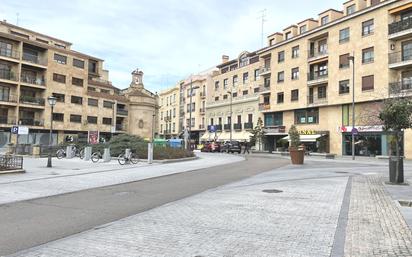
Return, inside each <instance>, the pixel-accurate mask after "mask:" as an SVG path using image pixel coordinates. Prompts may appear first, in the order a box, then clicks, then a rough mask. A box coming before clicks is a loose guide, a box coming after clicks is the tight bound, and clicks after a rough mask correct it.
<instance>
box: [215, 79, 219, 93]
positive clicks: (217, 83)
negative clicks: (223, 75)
mask: <svg viewBox="0 0 412 257" xmlns="http://www.w3.org/2000/svg"><path fill="white" fill-rule="evenodd" d="M218 89H219V81H215V91H217V90H218Z"/></svg>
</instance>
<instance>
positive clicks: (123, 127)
mask: <svg viewBox="0 0 412 257" xmlns="http://www.w3.org/2000/svg"><path fill="white" fill-rule="evenodd" d="M116 131H126V124H116Z"/></svg>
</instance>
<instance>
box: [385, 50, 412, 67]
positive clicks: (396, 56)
mask: <svg viewBox="0 0 412 257" xmlns="http://www.w3.org/2000/svg"><path fill="white" fill-rule="evenodd" d="M406 61H412V50H406V51H399V52H394V53H390V54H389V64H394V63H398V62H406Z"/></svg>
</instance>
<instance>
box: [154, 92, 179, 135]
mask: <svg viewBox="0 0 412 257" xmlns="http://www.w3.org/2000/svg"><path fill="white" fill-rule="evenodd" d="M159 99H160V109H159V126H160V127H159V136H160V137H161V138H164V139H174V138H178V137H179V134H180V132H181V131H180V129H179V121H180V119H179V117H180V109H179V103H180V86H179V85H176V86H174V87H172V88H169V89H166V90H163V91H161V92H160V94H159Z"/></svg>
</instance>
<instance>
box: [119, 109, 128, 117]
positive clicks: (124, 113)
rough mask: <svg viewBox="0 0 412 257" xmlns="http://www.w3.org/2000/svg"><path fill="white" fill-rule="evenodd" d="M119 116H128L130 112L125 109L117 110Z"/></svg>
mask: <svg viewBox="0 0 412 257" xmlns="http://www.w3.org/2000/svg"><path fill="white" fill-rule="evenodd" d="M117 114H118V115H124V116H127V115H128V114H129V112H128V111H127V110H125V109H117Z"/></svg>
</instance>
